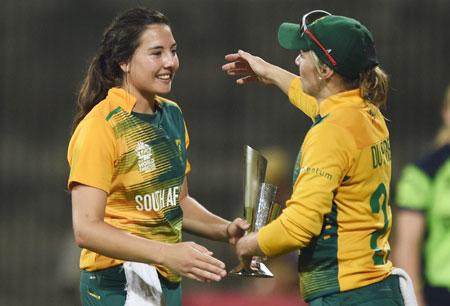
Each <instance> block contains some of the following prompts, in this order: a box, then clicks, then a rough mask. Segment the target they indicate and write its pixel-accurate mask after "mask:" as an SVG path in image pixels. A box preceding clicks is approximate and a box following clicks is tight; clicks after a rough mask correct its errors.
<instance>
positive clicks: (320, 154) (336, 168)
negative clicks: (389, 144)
mask: <svg viewBox="0 0 450 306" xmlns="http://www.w3.org/2000/svg"><path fill="white" fill-rule="evenodd" d="M353 148H354V150H355V151H356V150H357V149H356V144H355V142H354V140H353V137H352V135H351V134H350V133H349V132H348V131H347V130H346V129H344V128H342V127H340V126H337V125H336V126H335V125H334V124H330V123H326V122H321V123H319V124H317V125H315V126H313V127H312V128H311V130H310V131H309V132H308V134H307V135H306V138H305V141H304V143H303V146H302V149H301V151H302V152H304V154H303V153H302V156H301V158H300V161H299V162H300V174H299V176H298V178H297V180H296V182H295V184H294V189H293V193H292V196H291V198H290V199H289V200H288V201H287V202H286V208H285V209H284V211H283V213H282V214H281V215H280V217H279V218H278V219H276V220H275V221H273V222H272V223H270V224H269V225H267V226H265V227H263V228H262V229H261V230H260V231H259V233H258V244H259V246H260V248H261V250H262V251H263V252H264V254H266V255H267V256H276V255H280V254H283V253H286V252H289V251H292V250H295V249H299V248H303V247H306V246H307V245H308V244H309V242H310V241H311V239H312V238H313V237H315V236H317V235H319V234H320V232H321V229H322V225H323V218H324V215H325V214H328V213H330V212H331V208H332V203H333V194H334V192H335V190H336V189H337V188H338V187H339V185H340V182H341V181H342V179H343V177H344V175H345V173H346V172H347V171H348V169H349V167H350V164H351V160H352V156H353V155H354V152H353Z"/></svg>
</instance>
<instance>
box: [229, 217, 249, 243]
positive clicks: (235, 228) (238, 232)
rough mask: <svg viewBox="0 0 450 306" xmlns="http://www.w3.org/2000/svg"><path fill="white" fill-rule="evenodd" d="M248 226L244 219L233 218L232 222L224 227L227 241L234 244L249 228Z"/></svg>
mask: <svg viewBox="0 0 450 306" xmlns="http://www.w3.org/2000/svg"><path fill="white" fill-rule="evenodd" d="M249 227H250V224H248V223H247V221H245V220H244V219H242V218H236V219H234V220H233V222H231V223H229V224H228V226H227V228H226V231H227V237H228V242H229V243H230V244H232V245H236V243H237V242H238V241H239V239H241V237H242V236H244V235H245V232H246V231H247V230H248V229H249Z"/></svg>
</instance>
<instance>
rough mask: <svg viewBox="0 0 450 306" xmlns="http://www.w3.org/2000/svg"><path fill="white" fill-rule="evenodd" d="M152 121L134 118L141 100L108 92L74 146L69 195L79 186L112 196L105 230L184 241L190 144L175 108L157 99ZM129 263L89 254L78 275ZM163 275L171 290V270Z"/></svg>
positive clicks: (77, 132)
mask: <svg viewBox="0 0 450 306" xmlns="http://www.w3.org/2000/svg"><path fill="white" fill-rule="evenodd" d="M156 101H157V107H156V112H155V114H154V115H144V114H135V113H132V109H133V107H134V105H135V103H136V98H135V97H133V96H131V95H129V94H127V92H126V91H125V90H123V89H120V88H112V89H110V90H109V92H108V95H107V97H106V98H105V99H104V100H103V101H101V102H100V103H99V104H97V105H96V106H95V107H94V108H93V109H92V110H91V111H90V112H89V113H88V114H87V116H86V117H85V118H84V119H83V120H82V121H81V122H80V124H79V125H78V127H77V128H76V130H75V132H74V134H73V136H72V139H71V140H70V143H69V149H68V161H69V164H70V176H69V180H68V188H69V190H70V189H71V187H72V186H73V185H74V184H75V183H80V184H84V185H88V186H92V187H96V188H99V189H102V190H104V191H105V192H106V193H107V203H106V209H105V222H106V223H108V224H110V225H112V226H114V227H116V228H118V229H121V230H124V231H127V232H130V233H132V234H134V235H137V236H141V237H144V238H147V239H152V240H157V241H163V242H168V243H177V242H179V241H181V227H182V217H183V213H182V210H181V208H180V205H179V204H180V203H179V196H180V192H181V186H182V183H183V180H184V177H185V173H187V172H188V171H189V164H188V162H187V160H186V148H187V146H188V144H189V137H188V134H187V131H186V128H185V123H184V119H183V115H182V113H181V110H180V108H179V107H178V106H177V105H176V103H174V102H171V101H169V100H167V99H164V98H161V97H156ZM122 262H123V261H121V260H117V259H114V258H108V257H106V256H103V255H101V254H98V253H95V252H92V251H90V250H87V249H83V250H82V252H81V258H80V268H81V269H85V270H87V271H95V270H100V269H105V268H109V267H113V266H116V265H119V264H121V263H122ZM157 269H158V271H159V272H160V273H161V274H162V275H163V276H164V277H166V278H167V279H168V280H170V281H173V282H179V281H180V277H179V276H178V275H176V274H175V273H174V272H172V271H170V270H169V269H168V268H167V267H163V266H157Z"/></svg>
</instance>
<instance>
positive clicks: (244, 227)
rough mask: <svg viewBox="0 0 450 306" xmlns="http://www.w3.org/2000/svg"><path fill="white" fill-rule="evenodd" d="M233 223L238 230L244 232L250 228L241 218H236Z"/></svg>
mask: <svg viewBox="0 0 450 306" xmlns="http://www.w3.org/2000/svg"><path fill="white" fill-rule="evenodd" d="M234 222H235V224H236V225H237V226H238V227H239V228H240V229H242V230H244V231H246V230H248V229H249V228H250V224H249V223H248V222H247V221H246V220H244V219H242V218H236V219H234Z"/></svg>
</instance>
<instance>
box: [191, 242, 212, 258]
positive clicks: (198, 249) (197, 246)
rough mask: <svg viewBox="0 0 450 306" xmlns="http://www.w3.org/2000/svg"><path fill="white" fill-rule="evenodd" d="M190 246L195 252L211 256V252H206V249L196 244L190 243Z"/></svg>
mask: <svg viewBox="0 0 450 306" xmlns="http://www.w3.org/2000/svg"><path fill="white" fill-rule="evenodd" d="M190 245H191V247H192V248H194V249H195V250H197V251H199V252H200V253H205V254H208V255H212V254H213V252H211V251H210V250H208V249H207V248H205V247H204V246H202V245H200V244H197V243H195V242H190Z"/></svg>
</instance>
